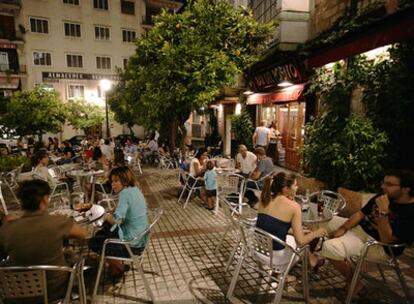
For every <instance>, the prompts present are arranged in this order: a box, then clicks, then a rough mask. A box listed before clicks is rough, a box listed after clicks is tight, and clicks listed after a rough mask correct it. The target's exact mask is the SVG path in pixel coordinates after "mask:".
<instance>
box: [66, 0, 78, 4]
mask: <svg viewBox="0 0 414 304" xmlns="http://www.w3.org/2000/svg"><path fill="white" fill-rule="evenodd" d="M63 3H65V4H72V5H79V0H63Z"/></svg>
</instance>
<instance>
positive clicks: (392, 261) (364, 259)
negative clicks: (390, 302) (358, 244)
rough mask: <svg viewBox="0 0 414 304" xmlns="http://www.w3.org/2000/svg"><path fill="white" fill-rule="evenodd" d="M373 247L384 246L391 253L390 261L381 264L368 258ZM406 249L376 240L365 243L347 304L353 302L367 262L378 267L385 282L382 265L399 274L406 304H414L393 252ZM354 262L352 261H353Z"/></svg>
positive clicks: (357, 263) (403, 245) (350, 287)
mask: <svg viewBox="0 0 414 304" xmlns="http://www.w3.org/2000/svg"><path fill="white" fill-rule="evenodd" d="M373 246H383V247H386V248H387V251H388V252H389V253H390V255H389V259H388V260H387V261H385V262H380V261H374V260H371V259H368V258H367V253H368V250H369V248H371V247H373ZM404 247H406V244H386V243H381V242H378V241H376V240H370V241H368V242H366V243H365V245H364V248H363V249H362V252H361V255H360V256H359V257H358V258H357V260H356V267H355V271H354V275H353V277H352V281H351V285H350V286H349V290H348V293H347V296H346V301H345V303H346V304H351V302H352V296H353V293H354V290H355V287H356V284H357V282H358V278H359V276H360V273H361V267H362V264H363V263H365V262H370V263H375V264H376V265H377V267H378V270H379V271H380V273H381V277H382V279H383V280H384V282H386V278H385V275H384V273H383V271H382V268H381V265H386V266H389V267H391V268H393V269H394V271H395V273H396V274H397V277H398V280H399V281H400V284H401V287H402V290H403V292H404V294H405V297H406V303H414V299H412V297H411V295H410V290H409V289H408V285H407V282H406V280H405V278H404V274H403V273H402V271H401V269H400V266H399V263H398V257H397V256H395V255H394V252H393V250H394V249H399V248H400V249H402V248H404ZM351 261H352V259H351Z"/></svg>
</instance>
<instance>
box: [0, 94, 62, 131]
mask: <svg viewBox="0 0 414 304" xmlns="http://www.w3.org/2000/svg"><path fill="white" fill-rule="evenodd" d="M66 115H67V112H66V108H65V104H64V103H63V102H62V100H61V99H59V95H58V93H57V92H56V91H49V90H45V89H42V88H40V87H34V88H33V89H32V90H27V91H21V92H15V93H14V94H13V95H12V97H11V100H10V102H9V103H8V105H7V113H6V114H5V115H4V116H3V119H2V124H3V125H5V126H6V127H7V128H9V129H14V130H16V134H18V135H21V136H24V135H31V134H37V135H39V137H41V136H42V134H44V133H46V132H51V133H57V132H59V131H61V129H62V127H63V124H64V122H65V119H66Z"/></svg>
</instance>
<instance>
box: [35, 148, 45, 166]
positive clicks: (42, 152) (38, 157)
mask: <svg viewBox="0 0 414 304" xmlns="http://www.w3.org/2000/svg"><path fill="white" fill-rule="evenodd" d="M45 156H47V152H46V151H45V150H39V151H37V152H36V153H35V154H34V155H33V157H32V165H33V166H37V165H38V164H39V162H40V161H41V160H42V159H43V158H45Z"/></svg>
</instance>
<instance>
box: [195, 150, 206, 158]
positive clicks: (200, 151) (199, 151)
mask: <svg viewBox="0 0 414 304" xmlns="http://www.w3.org/2000/svg"><path fill="white" fill-rule="evenodd" d="M205 152H207V149H206V148H200V149H198V151H197V153H196V155H195V156H194V157H195V158H197V159H200V157H201V156H202V155H203V154H204V153H205Z"/></svg>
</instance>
